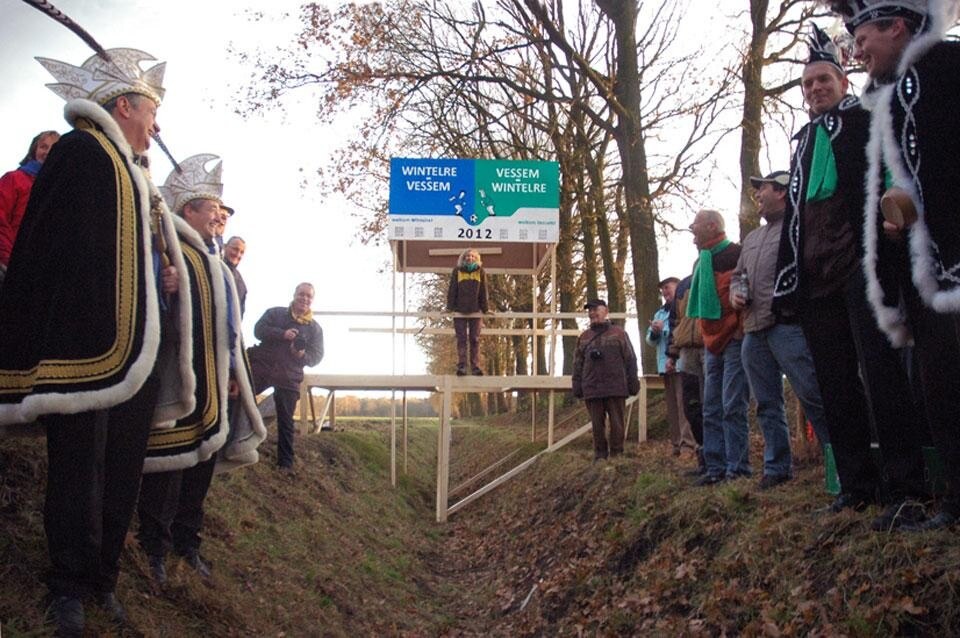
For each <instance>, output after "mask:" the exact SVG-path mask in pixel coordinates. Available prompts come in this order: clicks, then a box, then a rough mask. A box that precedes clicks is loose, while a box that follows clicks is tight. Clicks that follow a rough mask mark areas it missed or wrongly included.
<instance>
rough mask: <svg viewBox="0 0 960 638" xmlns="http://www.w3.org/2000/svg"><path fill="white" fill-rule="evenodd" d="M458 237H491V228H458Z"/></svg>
mask: <svg viewBox="0 0 960 638" xmlns="http://www.w3.org/2000/svg"><path fill="white" fill-rule="evenodd" d="M457 237H459V238H460V239H493V230H491V229H489V228H458V229H457Z"/></svg>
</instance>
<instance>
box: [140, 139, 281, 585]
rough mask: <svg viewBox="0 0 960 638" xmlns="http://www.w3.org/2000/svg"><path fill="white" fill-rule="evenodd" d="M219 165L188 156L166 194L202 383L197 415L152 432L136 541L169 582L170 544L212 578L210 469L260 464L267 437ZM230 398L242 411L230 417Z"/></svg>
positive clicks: (169, 181) (155, 571)
mask: <svg viewBox="0 0 960 638" xmlns="http://www.w3.org/2000/svg"><path fill="white" fill-rule="evenodd" d="M218 159H219V158H217V156H215V155H209V154H201V155H194V156H192V157H188V158H186V159H184V160H183V161H181V162H180V166H179V170H175V171H173V172H172V173H171V174H170V176H169V177H168V178H167V181H166V182H165V183H164V184H163V186H161V188H160V191H161V193H162V194H163V196H164V198H165V199H166V201H167V202H168V204H169V207H170V208H171V209H172V210H174V211H176V213H177V218H176V219H175V220H174V221H175V223H176V226H177V234H178V238H179V240H180V247H181V250H182V251H183V256H184V263H185V265H186V267H187V271H188V273H189V278H190V296H191V301H192V304H191V305H192V307H193V322H194V330H193V344H192V346H193V362H192V363H193V371H194V375H195V377H196V379H197V384H196V405H195V407H194V409H193V410H192V411H191V412H190V413H189V414H187V415H186V416H184V417H181V418H180V419H177V421H176V422H175V423H174V424H173V426H172V427H167V428H163V429H159V428H158V429H155V430H154V431H153V432H151V433H150V438H149V439H148V441H147V458H146V460H145V462H144V468H143V471H144V476H143V481H142V483H141V486H140V499H139V504H138V508H137V511H138V514H139V518H140V527H139V530H138V534H137V538H138V540H139V541H140V545H141V546H142V547H143V549H144V551H145V552H146V554H147V558H148V561H149V564H150V571H151V575H152V576H153V578H154V581H155V582H157V583H158V584H163V583H164V582H165V581H166V567H165V562H164V558H165V555H166V553H167V551H168V550H169V549H170V548H171V547H172V548H173V550H174V552H175V553H176V554H177V555H178V556H179V557H180V558H182V559H183V560H184V561H185V562H186V564H187V565H189V566H190V567H192V568H193V569H194V570H195V571H196V572H197V573H198V574H199V575H200V576H201V577H203V578H208V577H209V576H210V567H209V565H207V563H206V562H205V561H204V560H203V559H202V558H201V557H200V543H201V537H200V530H201V527H202V524H203V505H204V501H205V499H206V496H207V491H208V490H209V488H210V483H211V480H212V479H213V474H214V469H215V467H217V468H220V469H223V468H225V467H239V466H241V465H245V464H248V463H252V462H256V460H257V451H256V448H257V446H258V445H259V444H260V442H262V441H263V439H264V438H266V429H265V428H264V427H263V422H262V420H261V417H260V413H259V411H258V410H257V407H256V399H255V395H254V393H253V388H252V385H251V383H250V379H249V375H248V371H247V368H246V365H245V358H244V356H243V341H242V338H241V336H240V334H239V333H240V330H239V326H240V322H239V312H238V306H237V304H236V290H235V288H234V286H233V276H232V275H231V274H230V273H229V270H228V269H227V267H226V265H225V264H224V263H223V262H222V261H221V260H220V257H219V254H218V251H217V247H216V243H215V239H216V235H215V233H216V231H217V228H216V222H217V219H218V218H219V217H220V214H221V213H220V210H221V208H222V204H223V202H222V201H221V199H220V198H221V194H222V191H223V184H222V183H221V181H220V173H221V168H222V164H221V163H220V162H219V161H217V163H216V165H215V166H214V167H213V169H212V170H210V171H208V170H207V168H206V165H207V164H208V163H210V162H212V161H214V160H218ZM228 397H230V398H231V399H232V400H234V401H235V402H236V403H237V406H238V408H240V409H236V410H234V411H233V412H231V413H230V418H229V419H228V417H227V414H228V410H227V404H228Z"/></svg>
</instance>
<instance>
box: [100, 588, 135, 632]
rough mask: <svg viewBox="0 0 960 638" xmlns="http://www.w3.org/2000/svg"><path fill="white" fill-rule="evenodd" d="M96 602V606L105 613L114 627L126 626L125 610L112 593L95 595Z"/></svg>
mask: <svg viewBox="0 0 960 638" xmlns="http://www.w3.org/2000/svg"><path fill="white" fill-rule="evenodd" d="M96 600H97V605H99V606H100V607H102V608H103V610H104V611H106V612H107V614H108V615H109V616H110V620H111V621H112V622H113V623H114V624H115V625H126V624H127V610H126V609H124V608H123V604H121V602H120V601H119V600H118V599H117V595H116V594H115V593H114V592H112V591H108V592H101V593H99V594H97V597H96Z"/></svg>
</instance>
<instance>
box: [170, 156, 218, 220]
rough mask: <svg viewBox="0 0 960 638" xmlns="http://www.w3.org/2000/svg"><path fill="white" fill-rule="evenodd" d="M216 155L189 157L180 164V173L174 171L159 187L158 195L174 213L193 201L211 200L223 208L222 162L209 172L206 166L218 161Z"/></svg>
mask: <svg viewBox="0 0 960 638" xmlns="http://www.w3.org/2000/svg"><path fill="white" fill-rule="evenodd" d="M219 159H220V158H219V157H218V156H217V155H212V154H210V153H201V154H199V155H191V156H190V157H188V158H187V159H185V160H183V161H182V162H180V169H181V170H180V172H177V171H176V170H174V171H173V172H171V173H170V175H168V176H167V181H165V182H164V183H163V186H161V187H160V194H161V195H163V199H164V200H165V201H166V202H167V206H169V207H170V210H172V211H173V212H175V213H179V212H180V211H181V210H183V207H184V206H185V205H186V203H187V202H189V201H191V200H194V199H212V200H213V201H215V202H217V203H218V204H220V205H221V206H223V200H222V199H221V198H222V197H223V180H222V179H221V174H222V173H223V162H220V161H218V162H217V163H216V164H215V165H214V166H213V168H212V169H211V170H209V171H208V170H207V168H206V167H207V164H209V163H210V162H212V161H213V160H219Z"/></svg>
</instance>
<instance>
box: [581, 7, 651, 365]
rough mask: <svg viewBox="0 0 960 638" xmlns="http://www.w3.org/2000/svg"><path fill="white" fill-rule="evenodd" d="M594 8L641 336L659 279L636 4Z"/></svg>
mask: <svg viewBox="0 0 960 638" xmlns="http://www.w3.org/2000/svg"><path fill="white" fill-rule="evenodd" d="M596 3H597V6H598V7H599V8H600V10H601V11H603V13H604V14H606V16H607V17H608V18H609V19H610V21H611V22H612V23H613V26H614V33H615V38H616V43H617V59H616V62H617V64H616V79H615V84H614V93H615V95H616V97H617V101H618V102H619V104H620V107H621V108H620V110H618V113H617V126H616V129H615V132H614V136H615V138H616V142H617V148H618V149H619V151H620V161H621V163H622V171H623V189H624V202H625V205H626V211H627V220H628V223H629V230H630V248H631V253H632V257H633V262H632V263H633V282H634V293H635V295H636V303H637V314H638V317H637V323H638V326H639V329H640V332H641V334H642V333H643V329H644V327H645V325H646V322H647V320H648V319H649V318H650V317H652V316H653V313H654V312H656V310H657V308H658V307H659V306H660V304H659V300H658V298H657V283H658V282H659V280H660V278H659V265H658V258H657V256H658V251H657V238H656V234H655V232H654V220H653V210H652V206H651V203H650V182H649V176H648V175H647V153H646V148H645V145H644V137H643V126H642V124H641V122H640V76H639V62H638V58H637V38H636V25H637V3H636V2H634V1H632V0H626V1H620V0H596ZM639 352H640V366H641V369H642V370H643V371H644V372H651V373H652V372H655V371H656V369H657V359H656V352H654V351H653V350H652V349H650V348H640V349H639Z"/></svg>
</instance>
